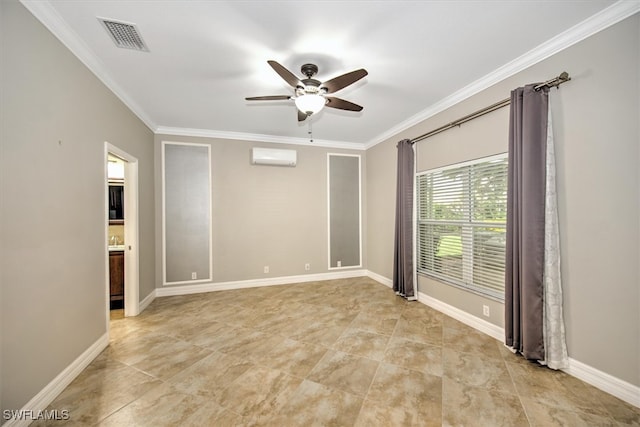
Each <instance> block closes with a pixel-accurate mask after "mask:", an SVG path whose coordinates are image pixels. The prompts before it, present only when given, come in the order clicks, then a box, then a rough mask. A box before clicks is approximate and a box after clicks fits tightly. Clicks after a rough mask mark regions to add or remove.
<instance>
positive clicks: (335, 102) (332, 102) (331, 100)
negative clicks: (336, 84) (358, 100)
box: [326, 96, 362, 111]
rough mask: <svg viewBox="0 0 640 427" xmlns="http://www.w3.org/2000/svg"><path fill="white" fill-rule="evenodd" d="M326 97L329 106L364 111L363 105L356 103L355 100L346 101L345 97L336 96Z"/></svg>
mask: <svg viewBox="0 0 640 427" xmlns="http://www.w3.org/2000/svg"><path fill="white" fill-rule="evenodd" d="M326 98H327V107H331V108H337V109H339V110H349V111H362V106H360V105H358V104H354V103H353V102H349V101H345V100H344V99H340V98H336V97H334V96H327V97H326Z"/></svg>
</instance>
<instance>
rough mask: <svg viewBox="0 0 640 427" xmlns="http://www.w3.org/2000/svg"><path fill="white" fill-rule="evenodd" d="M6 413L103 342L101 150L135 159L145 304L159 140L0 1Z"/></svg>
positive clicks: (0, 273) (0, 376)
mask: <svg viewBox="0 0 640 427" xmlns="http://www.w3.org/2000/svg"><path fill="white" fill-rule="evenodd" d="M0 12H1V25H0V31H1V34H0V39H1V40H2V47H1V57H2V79H1V83H0V84H1V86H0V89H1V91H2V92H1V93H2V95H1V104H0V105H1V108H2V116H1V122H0V132H1V144H2V145H1V158H0V161H1V167H0V174H1V182H0V194H1V195H2V196H1V197H2V204H1V205H0V227H1V228H0V230H1V233H2V235H1V238H0V242H1V243H0V244H1V251H2V252H1V254H0V263H1V264H0V280H1V282H2V283H1V286H0V288H1V292H2V301H1V308H0V312H1V316H2V327H1V331H2V336H1V346H2V347H1V355H2V361H1V367H2V370H1V373H0V383H1V388H2V409H3V410H4V409H20V408H21V407H22V406H23V405H25V404H26V403H27V402H28V401H29V400H30V399H32V398H33V397H34V396H35V395H36V394H37V393H39V392H40V391H41V390H42V389H43V388H44V387H45V386H46V385H47V384H48V383H49V382H50V381H51V380H53V379H54V378H55V377H56V376H57V375H58V374H60V373H61V372H62V370H63V369H65V368H66V367H67V366H69V365H70V364H71V363H72V362H73V361H74V360H75V359H76V358H77V357H78V356H80V355H81V354H82V353H83V352H84V351H86V350H87V349H88V348H89V346H91V345H92V344H93V343H94V342H96V340H98V339H99V338H100V337H101V336H103V335H104V334H105V332H106V304H107V301H106V281H105V278H106V271H105V270H106V269H105V263H106V253H105V245H106V242H105V238H106V236H105V233H106V231H105V230H106V227H105V209H106V207H105V178H104V173H105V157H104V143H105V141H108V142H110V143H112V144H113V145H115V146H118V147H120V148H121V149H123V150H125V151H127V152H129V153H130V154H132V155H133V156H136V157H137V158H138V160H139V180H140V189H141V192H140V193H141V195H140V202H139V204H140V286H141V289H140V296H141V297H144V296H146V295H147V294H148V293H149V292H150V291H152V290H153V287H154V282H155V271H154V249H153V248H154V246H155V237H154V224H153V222H154V219H153V218H154V212H153V209H154V204H153V197H154V196H153V185H154V183H153V136H152V133H151V132H150V130H149V129H148V128H147V127H146V126H144V125H143V124H142V122H140V120H138V119H137V118H136V117H135V116H134V115H133V114H132V113H131V112H130V111H129V110H128V109H127V108H126V107H125V106H124V105H123V104H122V103H121V102H120V101H119V100H118V99H117V98H116V97H115V96H114V95H113V93H111V92H110V91H109V90H108V89H107V88H106V87H105V86H103V85H102V84H101V83H100V82H99V81H98V79H97V78H96V77H95V76H94V75H93V74H92V73H91V72H90V71H89V70H88V69H87V68H86V67H85V66H84V65H82V64H81V63H80V61H78V60H77V59H76V57H75V56H73V55H72V54H71V52H70V51H69V50H68V49H66V48H65V47H64V46H62V45H61V44H60V43H59V42H58V40H57V39H56V38H54V36H52V34H51V33H50V32H49V31H48V30H46V29H45V28H44V27H43V26H42V25H41V24H40V23H39V22H38V21H37V20H36V19H35V18H34V17H33V16H32V15H31V14H30V13H29V12H28V11H27V10H26V9H25V8H24V7H23V6H22V5H21V4H19V3H18V2H16V1H11V0H3V1H1V2H0Z"/></svg>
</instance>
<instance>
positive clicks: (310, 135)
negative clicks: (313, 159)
mask: <svg viewBox="0 0 640 427" xmlns="http://www.w3.org/2000/svg"><path fill="white" fill-rule="evenodd" d="M312 121H313V120H312V119H311V116H309V132H308V133H309V142H310V143H312V144H313V128H312V127H311V122H312Z"/></svg>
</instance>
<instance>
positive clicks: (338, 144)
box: [155, 126, 365, 150]
mask: <svg viewBox="0 0 640 427" xmlns="http://www.w3.org/2000/svg"><path fill="white" fill-rule="evenodd" d="M155 133H156V135H172V136H192V137H203V138H218V139H233V140H240V141H255V142H271V143H274V144H293V145H308V146H312V147H327V148H344V149H347V150H365V146H364V144H361V143H354V142H345V141H330V140H326V139H315V138H314V139H313V142H310V140H309V138H292V137H290V136H274V135H263V134H257V133H243V132H228V131H213V130H208V129H187V128H180V127H166V126H159V127H158V128H157V129H156V131H155Z"/></svg>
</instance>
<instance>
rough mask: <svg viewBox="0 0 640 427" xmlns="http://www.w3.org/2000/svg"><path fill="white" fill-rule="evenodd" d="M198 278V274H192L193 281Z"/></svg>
mask: <svg viewBox="0 0 640 427" xmlns="http://www.w3.org/2000/svg"><path fill="white" fill-rule="evenodd" d="M197 278H198V273H196V272H195V271H194V272H193V273H191V280H196V279H197Z"/></svg>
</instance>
